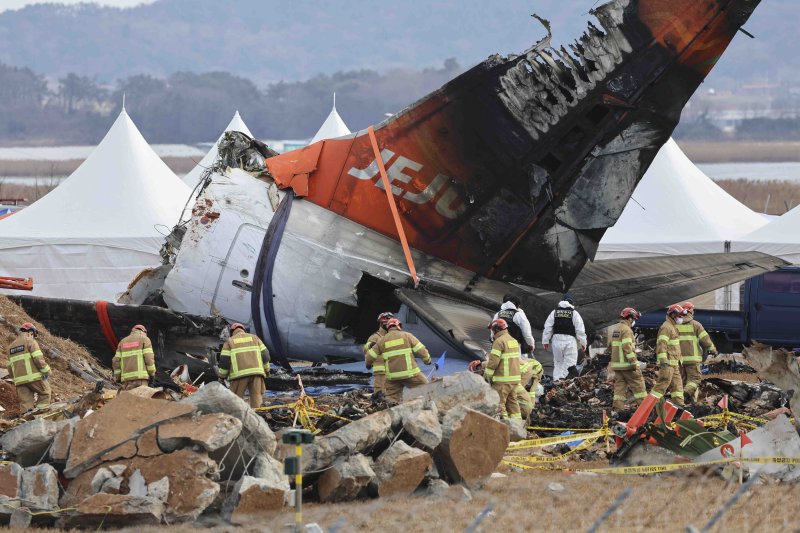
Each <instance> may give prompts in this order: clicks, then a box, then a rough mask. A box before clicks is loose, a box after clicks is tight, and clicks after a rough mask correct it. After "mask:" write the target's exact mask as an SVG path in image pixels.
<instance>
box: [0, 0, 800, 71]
mask: <svg viewBox="0 0 800 533" xmlns="http://www.w3.org/2000/svg"><path fill="white" fill-rule="evenodd" d="M593 4H594V2H593V0H502V1H495V2H487V1H485V0H437V1H435V2H430V1H428V0H404V1H403V2H375V1H374V0H336V1H330V2H310V1H302V0H301V1H294V2H287V1H275V0H159V1H157V2H155V3H154V4H150V5H146V6H140V7H136V8H132V9H125V10H120V9H115V8H100V7H97V6H95V5H83V6H78V7H63V6H57V5H52V4H51V5H46V4H45V5H34V6H30V7H27V8H25V9H22V10H19V11H7V12H4V13H2V14H0V62H4V63H7V64H10V65H17V66H27V67H30V68H32V69H33V70H34V71H37V72H43V73H46V74H47V75H48V76H52V77H59V76H63V75H65V74H66V73H68V72H75V73H77V74H80V75H86V76H89V77H95V76H96V77H97V79H98V81H100V82H104V83H108V82H112V81H113V80H115V79H117V78H121V77H125V76H130V75H133V74H151V75H155V76H159V77H166V76H168V75H170V74H172V73H174V72H178V71H191V72H208V71H215V70H220V71H228V72H232V73H234V74H238V75H242V76H246V77H248V78H250V79H253V80H254V81H256V82H257V83H263V82H267V81H278V80H299V79H307V78H310V77H312V76H314V75H315V74H317V73H327V74H330V73H333V72H336V71H340V70H353V69H362V68H365V69H372V70H378V71H382V72H383V71H386V70H387V69H389V68H392V67H412V68H422V67H428V66H433V65H441V64H442V61H443V60H444V59H446V58H449V57H454V58H456V59H457V60H458V61H459V63H460V64H462V65H465V66H469V65H471V64H474V63H476V62H478V61H480V60H481V59H483V58H485V57H486V56H488V55H489V54H491V53H494V52H500V53H511V52H520V51H522V50H524V49H525V48H527V47H529V46H530V45H531V44H533V43H534V42H535V41H536V40H537V39H538V38H540V37H541V36H542V33H543V30H542V28H541V26H540V25H538V23H536V22H535V21H534V20H532V19H531V18H530V17H529V15H530V13H531V12H533V11H534V10H535V11H536V12H537V13H538V14H540V15H543V16H545V17H547V18H549V19H551V20H552V21H553V24H554V31H555V34H556V40H557V41H562V42H563V41H569V40H571V39H573V38H575V37H576V36H577V35H578V34H579V33H580V31H582V29H583V28H584V27H585V21H586V20H587V19H588V18H589V17H588V16H587V15H586V13H587V11H588V10H589V8H590V7H591V6H592V5H593ZM798 14H800V4H798V2H797V0H764V1H763V2H762V5H761V6H760V7H759V9H758V10H757V11H756V15H755V18H754V20H753V21H751V23H750V24H748V25H747V29H748V30H749V31H751V32H752V33H754V34H755V35H756V36H757V37H758V39H757V40H755V41H751V40H750V39H747V38H746V37H745V36H744V35H742V36H740V37H739V38H737V40H736V42H735V44H734V46H733V48H732V49H731V51H730V52H729V53H728V54H727V55H726V56H725V57H724V59H723V61H722V63H721V64H720V66H719V69H718V71H715V73H714V74H713V75H712V78H711V80H710V81H709V83H714V84H716V83H725V82H726V81H729V80H730V79H732V78H734V77H744V78H748V79H750V78H758V77H768V78H769V79H771V80H778V79H782V80H785V79H797V78H798V77H800V76H798V74H797V72H796V70H797V69H796V68H795V67H796V59H795V58H796V57H797V56H798V52H800V44H798V40H797V39H795V34H796V32H797V29H796V27H795V26H796V20H797V19H798Z"/></svg>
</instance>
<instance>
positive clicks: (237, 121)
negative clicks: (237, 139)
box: [183, 111, 253, 188]
mask: <svg viewBox="0 0 800 533" xmlns="http://www.w3.org/2000/svg"><path fill="white" fill-rule="evenodd" d="M229 131H238V132H240V133H244V134H245V135H247V136H248V137H252V136H253V134H252V133H250V129H249V128H248V127H247V124H245V123H244V120H242V117H241V116H240V115H239V112H238V111H237V112H236V113H234V115H233V118H232V119H231V121H230V123H229V124H228V127H227V128H225V130H224V131H223V132H222V133H220V135H219V138H218V139H217V142H215V143H214V146H212V147H211V150H209V151H208V153H207V154H206V155H205V157H203V159H201V160H200V162H199V163H197V165H196V166H195V167H194V168H193V169H192V170H191V171H190V172H189V173H188V174H186V175H185V176H184V177H183V182H184V183H185V184H186V185H188V186H189V187H191V188H194V187H195V186H196V185H197V182H199V181H200V177H201V176H202V175H203V172H205V170H206V169H207V168H209V167H211V165H213V164H214V161H216V160H217V157H218V156H219V149H218V147H219V142H220V141H221V140H222V136H223V135H225V134H226V133H227V132H229Z"/></svg>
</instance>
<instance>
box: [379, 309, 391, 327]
mask: <svg viewBox="0 0 800 533" xmlns="http://www.w3.org/2000/svg"><path fill="white" fill-rule="evenodd" d="M390 318H394V313H390V312H388V311H387V312H385V313H381V314H379V315H378V324H380V325H381V326H384V327H386V322H387V321H388V320H389V319H390Z"/></svg>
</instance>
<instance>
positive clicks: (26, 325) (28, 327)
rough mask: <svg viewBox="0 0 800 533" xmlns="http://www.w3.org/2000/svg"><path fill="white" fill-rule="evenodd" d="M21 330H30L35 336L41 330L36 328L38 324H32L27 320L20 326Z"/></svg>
mask: <svg viewBox="0 0 800 533" xmlns="http://www.w3.org/2000/svg"><path fill="white" fill-rule="evenodd" d="M19 330H20V331H26V332H29V333H33V336H34V337H35V336H36V335H38V334H39V330H38V329H36V326H34V325H33V324H31V323H30V322H25V323H24V324H22V325H21V326H20V327H19Z"/></svg>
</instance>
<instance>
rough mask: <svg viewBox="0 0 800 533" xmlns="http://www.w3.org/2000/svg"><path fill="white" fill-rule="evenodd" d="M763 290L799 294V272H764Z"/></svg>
mask: <svg viewBox="0 0 800 533" xmlns="http://www.w3.org/2000/svg"><path fill="white" fill-rule="evenodd" d="M764 291H766V292H776V293H784V294H800V272H767V273H766V274H764Z"/></svg>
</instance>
